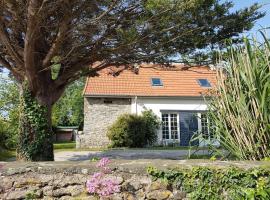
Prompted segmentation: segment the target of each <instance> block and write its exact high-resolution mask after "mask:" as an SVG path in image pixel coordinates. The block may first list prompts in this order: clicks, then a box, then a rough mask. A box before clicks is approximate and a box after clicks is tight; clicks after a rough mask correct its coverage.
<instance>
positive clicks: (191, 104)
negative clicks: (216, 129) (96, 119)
mask: <svg viewBox="0 0 270 200" xmlns="http://www.w3.org/2000/svg"><path fill="white" fill-rule="evenodd" d="M145 109H151V110H152V111H153V112H154V113H155V114H156V115H157V116H158V117H159V118H161V111H198V112H199V111H205V110H207V105H206V103H205V101H204V99H203V98H198V99H194V98H193V99H192V98H190V99H188V98H172V97H170V98H162V97H160V98H157V97H156V98H150V97H147V98H146V97H138V98H133V99H132V103H131V112H132V113H137V114H140V113H141V112H142V111H144V110H145ZM199 129H200V126H199ZM158 140H159V141H158V142H161V140H162V131H161V130H159V131H158Z"/></svg>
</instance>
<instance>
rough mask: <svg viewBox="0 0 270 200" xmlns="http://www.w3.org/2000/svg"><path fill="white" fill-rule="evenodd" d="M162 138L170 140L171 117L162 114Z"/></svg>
mask: <svg viewBox="0 0 270 200" xmlns="http://www.w3.org/2000/svg"><path fill="white" fill-rule="evenodd" d="M162 138H163V139H169V115H168V114H162Z"/></svg>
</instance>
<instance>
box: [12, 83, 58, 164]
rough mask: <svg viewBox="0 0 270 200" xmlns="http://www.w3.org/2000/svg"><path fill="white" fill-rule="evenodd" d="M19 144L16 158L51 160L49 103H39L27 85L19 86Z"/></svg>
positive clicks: (51, 133) (52, 157)
mask: <svg viewBox="0 0 270 200" xmlns="http://www.w3.org/2000/svg"><path fill="white" fill-rule="evenodd" d="M20 96H21V108H20V112H21V113H20V126H19V144H18V148H17V159H18V160H24V161H53V160H54V156H53V138H52V137H53V132H52V128H51V107H52V106H51V104H50V103H48V104H46V103H44V102H42V103H40V102H39V101H38V100H37V98H36V97H33V95H32V94H31V92H30V91H29V89H28V87H26V86H22V88H21V94H20Z"/></svg>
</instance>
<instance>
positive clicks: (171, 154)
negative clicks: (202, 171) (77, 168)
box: [54, 150, 208, 161]
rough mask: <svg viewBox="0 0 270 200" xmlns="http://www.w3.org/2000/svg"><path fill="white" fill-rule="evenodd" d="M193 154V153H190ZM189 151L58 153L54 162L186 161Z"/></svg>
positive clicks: (198, 153) (205, 153) (204, 151)
mask: <svg viewBox="0 0 270 200" xmlns="http://www.w3.org/2000/svg"><path fill="white" fill-rule="evenodd" d="M191 153H194V151H191ZM195 154H196V155H198V156H203V155H207V154H208V151H207V150H199V151H197V152H196V153H195ZM188 155H189V150H107V151H58V152H55V153H54V159H55V161H82V160H91V159H92V158H100V157H109V158H113V159H127V160H133V159H171V160H183V159H187V157H188Z"/></svg>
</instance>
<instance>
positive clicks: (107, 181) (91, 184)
mask: <svg viewBox="0 0 270 200" xmlns="http://www.w3.org/2000/svg"><path fill="white" fill-rule="evenodd" d="M110 162H111V161H110V160H109V159H108V158H102V159H101V160H100V161H99V162H98V163H97V165H96V167H98V168H99V169H100V172H97V173H94V175H93V176H92V177H91V178H90V179H89V180H88V181H87V182H86V187H87V191H88V192H89V193H90V194H94V195H98V196H100V197H104V196H109V195H111V194H114V193H116V192H120V185H119V183H118V182H117V181H116V180H115V179H113V178H108V177H106V174H110V173H112V171H111V169H110V168H109V167H108V165H109V164H110Z"/></svg>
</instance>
